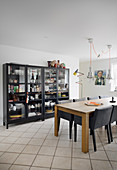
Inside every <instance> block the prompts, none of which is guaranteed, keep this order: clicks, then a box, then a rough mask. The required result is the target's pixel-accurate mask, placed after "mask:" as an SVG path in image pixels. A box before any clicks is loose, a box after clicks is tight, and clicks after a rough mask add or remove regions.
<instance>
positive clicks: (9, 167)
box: [4, 124, 43, 169]
mask: <svg viewBox="0 0 117 170" xmlns="http://www.w3.org/2000/svg"><path fill="white" fill-rule="evenodd" d="M42 125H43V124H42ZM23 133H25V132H23ZM33 136H34V135H33ZM33 136H32V137H31V138H30V140H29V142H30V141H31V139H32V138H33ZM19 138H20V137H19ZM29 142H28V143H29ZM28 143H27V144H26V146H27V145H28ZM13 144H15V143H13ZM13 144H11V146H13ZM19 145H20V144H19ZM11 146H10V147H11ZM26 146H25V147H26ZM10 147H9V148H10ZM25 147H24V149H25ZM9 148H8V149H9ZM8 149H7V151H8ZM24 149H23V150H24ZM23 150H22V152H23ZM7 151H5V152H4V153H12V152H7ZM22 152H21V153H22ZM13 153H14V152H13ZM15 153H16V152H15ZM21 153H17V154H18V156H17V157H16V159H15V160H14V162H13V163H12V164H11V166H10V167H9V169H10V168H11V167H12V165H14V163H15V161H16V160H17V158H18V157H19V156H20V155H21Z"/></svg>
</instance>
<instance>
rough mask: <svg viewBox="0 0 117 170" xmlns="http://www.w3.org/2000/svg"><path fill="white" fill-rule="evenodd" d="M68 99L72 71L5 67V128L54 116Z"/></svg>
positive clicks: (17, 66)
mask: <svg viewBox="0 0 117 170" xmlns="http://www.w3.org/2000/svg"><path fill="white" fill-rule="evenodd" d="M68 99H69V69H63V68H54V67H51V68H49V67H40V66H34V65H23V64H15V63H6V64H4V65H3V125H4V126H6V128H8V125H9V124H13V123H24V122H28V121H34V120H39V119H41V120H44V119H46V118H50V117H53V116H54V106H55V104H57V103H58V102H59V100H68Z"/></svg>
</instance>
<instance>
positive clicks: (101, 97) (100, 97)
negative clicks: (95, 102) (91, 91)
mask: <svg viewBox="0 0 117 170" xmlns="http://www.w3.org/2000/svg"><path fill="white" fill-rule="evenodd" d="M108 97H109V96H99V99H103V98H108Z"/></svg>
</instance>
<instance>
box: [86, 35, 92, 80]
mask: <svg viewBox="0 0 117 170" xmlns="http://www.w3.org/2000/svg"><path fill="white" fill-rule="evenodd" d="M88 41H89V43H90V66H89V72H88V76H87V78H89V79H93V74H92V67H91V66H92V43H93V39H92V38H89V39H88Z"/></svg>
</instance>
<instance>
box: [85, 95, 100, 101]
mask: <svg viewBox="0 0 117 170" xmlns="http://www.w3.org/2000/svg"><path fill="white" fill-rule="evenodd" d="M93 99H99V97H98V96H95V97H87V100H93Z"/></svg>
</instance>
